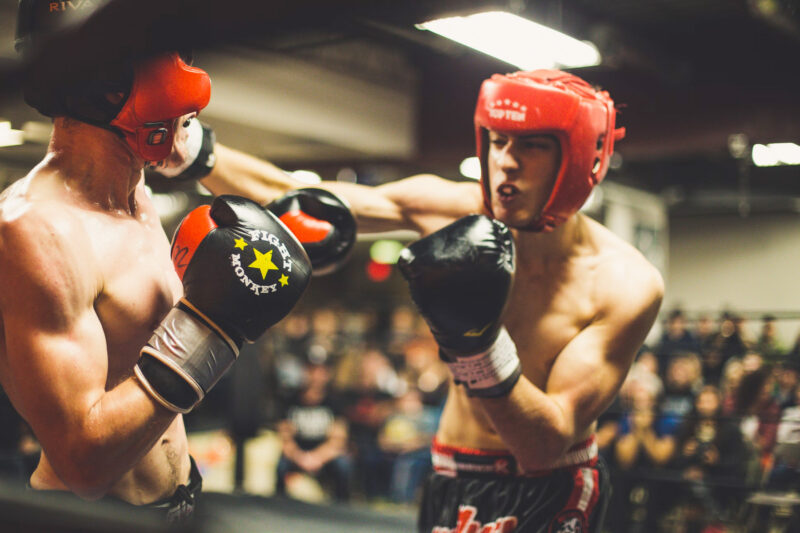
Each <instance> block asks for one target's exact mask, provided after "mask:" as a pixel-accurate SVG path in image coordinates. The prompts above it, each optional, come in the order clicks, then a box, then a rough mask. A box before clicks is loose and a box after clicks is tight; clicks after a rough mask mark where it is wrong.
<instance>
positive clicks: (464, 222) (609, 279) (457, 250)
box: [203, 70, 663, 533]
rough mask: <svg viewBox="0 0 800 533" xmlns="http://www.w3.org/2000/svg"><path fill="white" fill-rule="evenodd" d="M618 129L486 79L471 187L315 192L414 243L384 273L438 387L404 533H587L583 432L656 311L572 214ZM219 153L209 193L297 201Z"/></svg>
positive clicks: (588, 91) (243, 161)
mask: <svg viewBox="0 0 800 533" xmlns="http://www.w3.org/2000/svg"><path fill="white" fill-rule="evenodd" d="M616 114H617V113H616V109H615V107H614V103H613V101H612V100H611V98H610V96H609V95H608V93H606V92H603V91H599V90H596V89H594V88H592V87H591V86H590V85H589V84H588V83H586V82H585V81H583V80H581V79H580V78H577V77H576V76H573V75H571V74H567V73H565V72H559V71H553V70H538V71H532V72H517V73H514V74H509V75H506V76H500V75H498V76H494V77H492V78H490V79H488V80H486V81H485V82H484V84H483V86H482V88H481V92H480V95H479V97H478V104H477V107H476V110H475V133H476V141H477V147H478V156H479V158H480V160H481V166H482V178H481V182H480V183H474V182H459V183H456V182H453V181H449V180H445V179H442V178H440V177H436V176H432V175H418V176H412V177H409V178H406V179H403V180H399V181H395V182H390V183H387V184H384V185H380V186H377V187H367V186H362V185H356V184H348V183H329V182H323V183H321V184H320V185H319V187H321V188H325V189H328V190H330V191H332V192H335V193H337V194H338V195H339V196H341V197H343V198H345V199H346V200H347V201H348V203H349V206H350V208H351V210H352V211H353V213H354V214H355V216H356V219H357V221H358V227H359V230H360V231H365V232H375V231H385V230H395V229H410V230H416V231H417V232H419V233H420V234H421V236H422V238H421V239H420V240H419V241H416V242H415V243H412V244H411V245H409V246H408V247H407V248H406V249H405V250H404V251H403V253H402V254H401V256H400V262H399V264H400V269H401V271H402V274H403V275H404V276H405V277H406V279H407V280H408V283H409V287H410V290H411V296H412V298H413V300H414V301H415V303H416V304H417V307H418V308H419V310H420V312H421V314H422V315H423V317H424V318H425V319H426V321H427V322H428V325H429V326H430V329H431V331H432V333H433V335H434V337H435V338H436V340H437V342H438V343H439V346H440V354H441V356H442V358H443V359H444V360H445V362H446V363H447V364H448V366H449V367H450V369H451V372H452V374H453V386H452V387H451V388H450V392H449V395H448V399H447V403H446V404H445V407H444V412H443V414H442V417H441V420H440V422H439V429H438V432H437V435H436V439H435V441H434V445H433V464H434V470H435V473H434V475H433V476H432V477H431V478H430V479H429V481H428V483H427V485H426V487H425V493H424V496H423V498H422V509H421V513H420V521H419V530H420V531H424V532H425V533H430V532H438V533H444V532H447V531H473V530H475V531H478V530H487V528H488V529H491V530H492V531H504V532H511V531H513V532H521V531H524V532H535V533H554V532H565V531H593V532H597V531H600V527H601V523H602V515H603V512H604V506H605V503H606V501H607V497H608V479H607V474H606V470H605V467H604V466H603V465H602V462H599V460H598V457H597V446H596V445H595V442H594V430H595V425H596V424H595V421H596V419H597V417H598V416H599V415H600V414H601V413H602V412H603V411H604V410H605V409H606V407H608V405H609V404H610V403H611V401H612V399H613V398H614V396H615V395H616V393H617V391H618V390H619V388H620V386H621V384H622V381H623V379H624V378H625V375H626V374H627V372H628V368H629V366H630V364H631V362H632V360H633V358H634V356H635V354H636V352H637V350H638V349H639V347H640V346H641V344H642V342H643V341H644V338H645V336H646V335H647V333H648V332H649V330H650V327H651V326H652V324H653V321H654V320H655V317H656V315H657V313H658V309H659V306H660V304H661V298H662V294H663V281H662V279H661V276H660V274H659V273H658V271H657V270H656V269H655V268H654V267H653V266H652V265H651V264H649V263H648V262H647V260H645V258H644V257H643V256H642V255H641V254H640V253H639V252H638V251H637V250H636V249H634V248H633V247H632V246H630V245H629V244H627V243H626V242H624V241H622V240H621V239H620V238H619V237H617V236H615V235H614V234H612V233H611V232H610V231H608V230H607V229H606V228H604V227H603V226H602V225H600V224H599V223H597V222H595V221H593V220H592V219H590V218H588V217H586V216H584V215H583V214H581V213H578V210H579V208H580V207H581V205H582V204H583V202H584V201H585V200H586V198H587V197H588V195H589V194H590V192H591V190H592V187H594V186H595V185H596V184H597V183H599V182H600V181H601V180H602V179H603V177H604V175H605V173H606V170H607V169H608V162H609V157H610V156H611V154H612V151H613V148H614V141H616V140H619V139H620V138H621V137H622V134H623V130H621V129H617V128H616V126H615V122H616ZM217 148H218V151H217V166H216V167H215V169H214V170H213V171H212V172H211V173H210V174H209V175H208V177H207V178H205V179H204V181H203V183H204V184H205V185H206V186H207V187H208V188H210V189H211V190H212V191H217V192H233V193H239V194H246V195H248V196H250V197H253V198H255V199H257V200H259V201H267V200H271V199H273V198H274V197H276V196H278V195H280V194H281V193H283V192H285V191H287V190H289V189H292V188H297V187H300V186H301V184H299V183H297V182H294V181H293V180H291V179H290V178H288V177H287V176H286V175H285V174H284V173H282V172H281V171H279V170H278V169H277V168H275V167H273V166H271V165H269V164H268V163H266V162H264V161H259V160H256V159H254V158H250V157H248V156H246V155H244V154H241V153H238V152H235V151H233V150H230V149H228V148H225V147H223V146H219V145H218V146H217ZM233 175H236V176H240V177H242V176H244V177H247V179H239V180H237V181H234V180H232V179H230V176H233ZM476 479H478V480H479V481H478V482H475V480H476Z"/></svg>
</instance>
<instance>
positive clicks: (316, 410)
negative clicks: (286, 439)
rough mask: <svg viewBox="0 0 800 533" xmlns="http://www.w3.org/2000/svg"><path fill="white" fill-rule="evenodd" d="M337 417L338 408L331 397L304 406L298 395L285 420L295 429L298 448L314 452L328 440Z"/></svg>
mask: <svg viewBox="0 0 800 533" xmlns="http://www.w3.org/2000/svg"><path fill="white" fill-rule="evenodd" d="M337 416H339V412H338V408H337V406H336V403H335V402H334V401H333V399H332V398H331V396H330V395H328V396H326V397H325V399H324V400H323V401H322V402H320V403H319V404H315V405H303V403H302V402H301V397H300V396H299V395H298V396H296V397H295V398H294V399H293V401H290V402H289V403H288V406H287V407H286V410H285V414H284V419H285V420H288V421H289V422H291V423H292V424H293V425H294V427H295V430H296V433H295V436H294V440H295V442H296V443H297V446H299V447H300V449H302V450H313V449H314V448H316V447H317V446H319V445H320V444H322V443H323V442H325V440H327V438H328V433H329V432H330V429H331V426H332V425H333V422H334V420H335V419H336V417H337Z"/></svg>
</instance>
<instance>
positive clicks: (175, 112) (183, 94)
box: [110, 52, 211, 161]
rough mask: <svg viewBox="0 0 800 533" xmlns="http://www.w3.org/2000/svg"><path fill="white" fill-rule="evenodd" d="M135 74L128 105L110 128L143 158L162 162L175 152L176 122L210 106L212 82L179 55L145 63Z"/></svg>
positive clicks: (124, 106) (173, 54)
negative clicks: (173, 146) (177, 119)
mask: <svg viewBox="0 0 800 533" xmlns="http://www.w3.org/2000/svg"><path fill="white" fill-rule="evenodd" d="M134 72H135V74H134V78H133V85H132V86H131V90H130V93H129V94H128V97H127V99H126V100H125V105H123V106H122V109H121V110H120V112H119V113H118V114H117V116H116V117H115V118H114V120H112V121H111V123H110V125H111V126H113V127H115V128H117V129H118V130H119V131H120V132H121V133H122V135H123V136H124V138H125V141H126V142H127V143H128V145H129V146H130V147H131V149H132V150H133V151H134V153H136V154H138V155H139V156H140V157H141V158H142V159H144V160H145V161H161V160H163V159H166V158H167V157H168V156H169V154H170V152H171V151H172V141H173V137H174V134H175V119H176V118H178V117H180V116H183V115H187V114H189V113H199V112H200V110H201V109H203V108H204V107H205V106H207V105H208V101H209V99H210V98H211V80H210V79H209V77H208V74H207V73H206V72H205V71H204V70H202V69H199V68H196V67H191V66H189V65H187V64H186V63H185V62H184V61H183V59H181V57H180V55H179V54H178V53H177V52H171V53H167V54H162V55H159V56H156V57H153V58H150V59H147V60H144V61H142V62H141V63H139V64H137V65H136V67H135V69H134Z"/></svg>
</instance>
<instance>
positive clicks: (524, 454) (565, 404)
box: [479, 264, 663, 470]
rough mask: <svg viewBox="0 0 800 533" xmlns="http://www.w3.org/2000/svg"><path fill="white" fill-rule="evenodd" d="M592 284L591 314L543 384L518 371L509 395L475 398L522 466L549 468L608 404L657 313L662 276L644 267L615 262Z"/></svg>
mask: <svg viewBox="0 0 800 533" xmlns="http://www.w3.org/2000/svg"><path fill="white" fill-rule="evenodd" d="M619 267H620V265H619V264H616V265H613V264H612V266H611V267H610V269H611V270H614V271H613V272H612V273H610V275H609V276H601V277H600V278H599V279H602V280H603V282H602V283H598V291H600V293H605V294H598V301H599V302H601V305H600V310H599V313H598V315H597V316H596V317H595V319H594V320H593V321H592V323H591V324H590V325H589V326H587V327H586V328H585V329H583V330H582V331H581V332H580V333H578V335H576V336H575V338H573V339H572V340H571V341H570V342H569V343H568V344H567V346H566V347H564V349H563V350H562V351H561V352H560V353H559V354H558V356H557V357H556V359H555V362H554V364H553V367H552V369H551V372H550V375H549V378H548V380H547V384H546V386H545V389H544V390H542V389H540V388H539V387H537V386H535V385H534V384H533V383H531V382H530V380H528V379H527V378H525V377H522V378H521V379H520V380H519V381H518V382H517V384H516V386H515V387H514V388H513V389H512V390H511V392H510V394H509V395H508V396H505V397H500V398H485V399H483V398H481V399H480V400H479V401H480V402H481V405H482V407H483V408H484V409H485V411H486V412H487V414H488V415H489V417H490V419H491V421H492V423H493V425H494V426H495V428H496V429H497V431H498V432H499V434H500V436H501V437H502V439H503V441H504V442H505V443H506V444H507V445H508V446H509V448H510V449H511V451H512V453H514V455H515V457H516V458H517V460H518V461H520V463H521V465H522V467H523V468H524V469H526V470H538V469H543V468H548V467H549V465H551V464H552V463H553V462H555V461H556V460H557V459H558V458H559V457H561V456H562V455H563V453H564V452H566V451H567V449H568V448H569V447H570V446H572V445H573V444H575V443H576V440H578V439H579V438H580V437H581V436H582V435H583V434H585V432H586V430H587V429H588V428H589V427H590V426H591V424H592V423H593V422H594V421H595V420H596V419H597V417H598V416H600V415H601V414H602V413H603V411H604V410H605V409H606V408H607V407H608V406H609V405H610V404H611V402H612V401H613V399H614V396H615V395H616V394H617V392H618V391H619V388H620V387H621V385H622V382H623V381H624V379H625V376H626V375H627V373H628V369H629V368H630V365H631V363H632V362H633V359H634V357H635V355H636V352H637V350H638V349H639V347H640V346H641V344H642V342H644V339H645V337H646V336H647V333H648V332H649V331H650V328H651V327H652V324H653V322H654V320H655V318H656V315H657V313H658V309H659V307H660V305H661V298H662V295H663V281H662V280H661V276H660V275H659V274H658V272H657V271H656V270H655V269H654V268H653V267H651V266H650V265H638V264H637V265H634V266H633V267H631V268H619Z"/></svg>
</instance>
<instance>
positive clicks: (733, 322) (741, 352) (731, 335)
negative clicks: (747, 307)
mask: <svg viewBox="0 0 800 533" xmlns="http://www.w3.org/2000/svg"><path fill="white" fill-rule="evenodd" d="M743 324H744V320H743V319H742V318H741V317H738V316H736V315H734V314H733V313H730V312H728V311H726V312H724V313H722V316H721V317H720V325H719V331H718V332H717V336H716V338H715V339H714V343H713V346H714V348H716V349H717V350H719V353H720V357H721V358H722V364H723V365H724V364H725V363H727V362H728V360H729V359H731V358H732V357H744V356H745V354H746V353H747V351H748V346H747V342H746V341H745V336H744V333H743V330H742V326H743Z"/></svg>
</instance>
